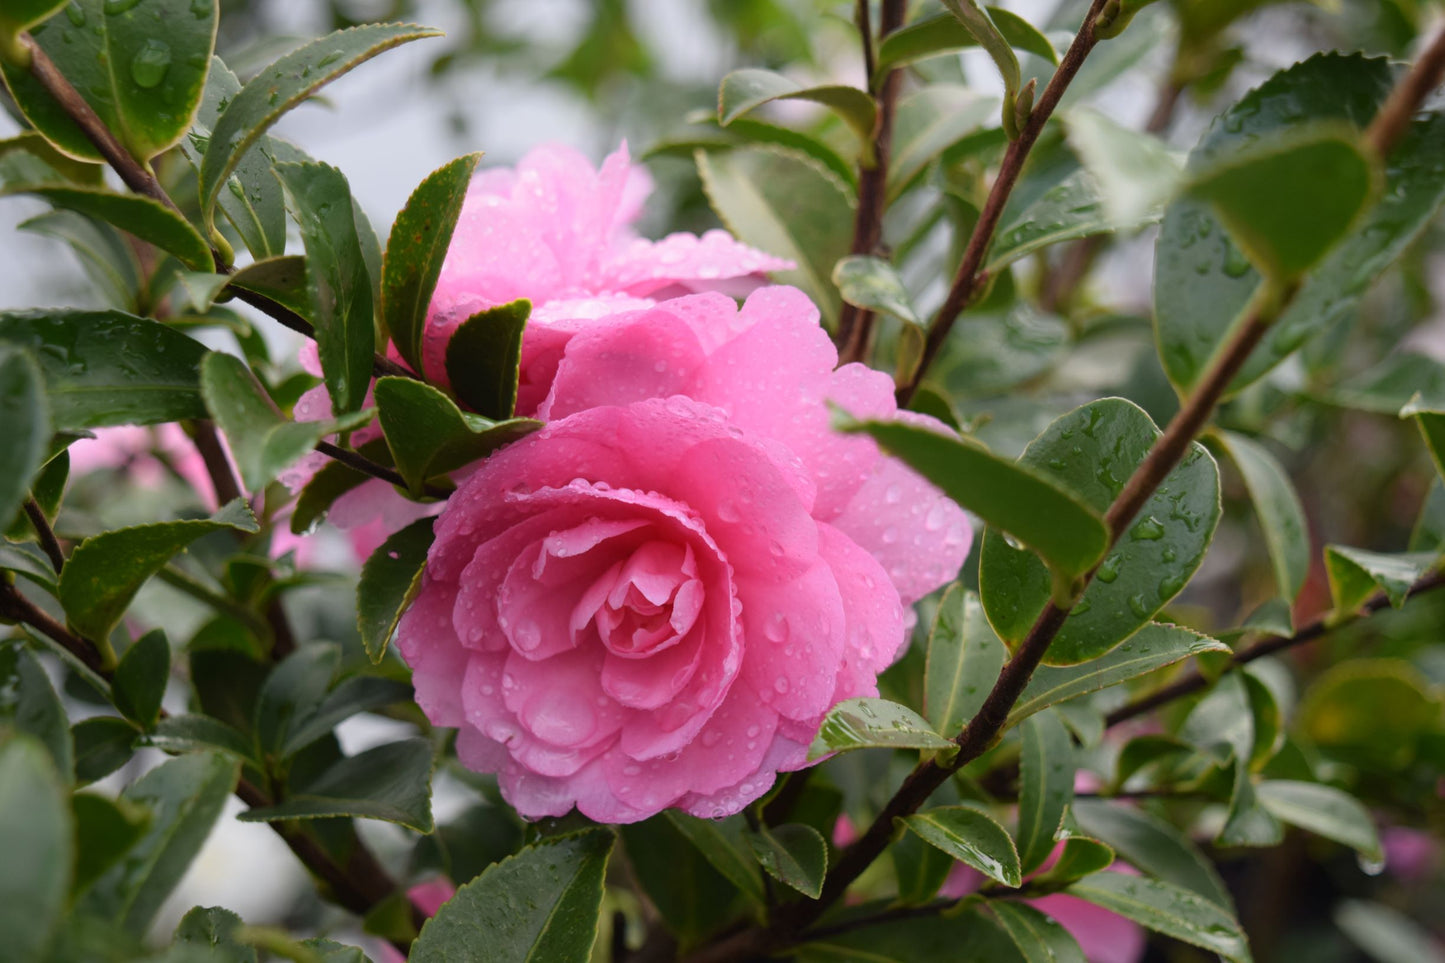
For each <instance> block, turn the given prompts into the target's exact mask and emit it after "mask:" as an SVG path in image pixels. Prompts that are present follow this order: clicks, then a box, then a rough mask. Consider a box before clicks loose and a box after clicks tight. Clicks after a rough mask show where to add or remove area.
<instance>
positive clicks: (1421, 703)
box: [1299, 658, 1441, 769]
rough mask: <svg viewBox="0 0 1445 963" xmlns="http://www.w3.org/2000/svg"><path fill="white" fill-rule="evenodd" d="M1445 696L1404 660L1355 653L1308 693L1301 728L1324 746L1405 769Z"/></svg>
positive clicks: (1366, 761)
mask: <svg viewBox="0 0 1445 963" xmlns="http://www.w3.org/2000/svg"><path fill="white" fill-rule="evenodd" d="M1440 708H1441V707H1440V698H1439V696H1438V695H1437V694H1436V693H1435V690H1434V687H1433V686H1431V684H1430V682H1429V681H1428V680H1427V679H1426V678H1425V677H1424V676H1423V675H1422V674H1421V673H1420V671H1419V670H1418V669H1416V668H1415V667H1414V666H1413V665H1411V664H1410V663H1408V662H1406V661H1404V660H1402V659H1362V658H1355V659H1351V660H1349V661H1346V662H1342V663H1340V664H1338V665H1336V666H1333V667H1331V668H1330V669H1328V670H1327V671H1326V672H1325V673H1324V674H1323V675H1321V676H1320V677H1319V678H1318V679H1316V680H1315V681H1314V683H1313V684H1312V685H1311V686H1310V687H1309V689H1308V691H1307V692H1306V693H1305V697H1304V700H1303V702H1302V703H1301V704H1300V708H1299V725H1300V728H1301V730H1302V731H1303V732H1304V733H1305V734H1306V735H1307V736H1308V737H1309V738H1310V739H1311V740H1312V741H1313V742H1314V743H1315V744H1316V745H1318V746H1319V747H1321V748H1322V749H1325V750H1327V751H1328V752H1330V753H1331V754H1332V755H1337V756H1341V757H1344V758H1347V759H1349V760H1351V761H1352V762H1354V763H1356V764H1360V763H1364V764H1366V765H1368V766H1369V767H1370V768H1371V769H1400V768H1403V767H1405V766H1408V765H1409V764H1410V763H1411V761H1412V760H1413V759H1414V758H1415V751H1416V746H1417V744H1418V743H1419V741H1420V737H1421V735H1423V734H1424V733H1425V731H1426V730H1427V729H1429V728H1431V727H1434V726H1437V725H1438V724H1439V720H1440Z"/></svg>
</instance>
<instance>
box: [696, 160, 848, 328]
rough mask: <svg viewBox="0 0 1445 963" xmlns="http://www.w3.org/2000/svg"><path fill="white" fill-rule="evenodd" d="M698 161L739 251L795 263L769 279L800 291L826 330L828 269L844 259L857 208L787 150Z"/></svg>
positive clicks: (830, 313)
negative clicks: (739, 244)
mask: <svg viewBox="0 0 1445 963" xmlns="http://www.w3.org/2000/svg"><path fill="white" fill-rule="evenodd" d="M695 159H696V161H697V169H698V173H699V175H700V176H701V177H702V185H703V190H704V191H706V193H707V197H708V201H709V202H710V203H711V204H712V209H713V210H714V211H716V212H717V216H718V217H719V218H720V219H721V220H722V222H723V224H724V225H725V226H726V227H727V228H728V229H729V230H731V231H732V233H733V234H734V235H736V236H737V238H738V240H740V241H742V242H743V243H744V244H749V245H751V246H753V247H755V248H759V249H760V250H763V251H766V252H768V253H769V254H774V255H777V256H778V257H783V258H787V259H788V260H790V261H792V262H793V263H794V264H796V265H797V267H796V268H794V269H793V270H791V271H777V272H774V274H773V278H774V279H775V280H776V281H777V282H778V283H780V284H792V285H795V286H797V287H799V288H801V289H802V290H803V292H804V293H806V294H807V295H808V296H809V297H810V298H812V299H813V303H815V304H817V305H818V308H819V310H820V311H821V312H822V315H823V320H824V324H825V325H831V324H833V323H834V322H835V321H836V320H837V318H838V311H839V307H840V305H841V301H840V299H839V296H838V289H837V288H836V287H834V286H833V282H832V273H833V265H835V264H837V263H838V261H840V260H841V259H842V258H844V257H846V256H847V255H848V253H849V249H850V247H851V245H852V240H853V212H854V208H855V206H856V202H855V201H854V199H853V196H852V194H851V192H850V191H849V190H848V188H847V187H846V186H845V185H844V184H843V183H842V182H841V181H839V180H838V178H837V177H835V176H834V175H833V174H831V173H830V172H829V171H828V170H827V169H826V168H824V167H823V166H821V165H820V164H818V163H817V162H816V161H814V160H812V159H811V158H805V157H803V156H801V155H798V154H794V153H791V152H788V151H782V150H774V149H769V148H761V147H759V148H748V149H743V150H732V151H729V152H727V153H723V154H716V153H708V152H706V151H698V152H697V153H696V155H695Z"/></svg>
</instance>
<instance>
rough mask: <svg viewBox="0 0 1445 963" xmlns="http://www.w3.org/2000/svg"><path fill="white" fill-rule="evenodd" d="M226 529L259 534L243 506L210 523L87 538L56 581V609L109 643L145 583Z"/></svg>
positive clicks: (207, 520)
mask: <svg viewBox="0 0 1445 963" xmlns="http://www.w3.org/2000/svg"><path fill="white" fill-rule="evenodd" d="M226 529H232V530H234V531H238V532H247V533H251V532H255V531H257V529H258V526H257V523H256V518H255V516H254V515H252V514H251V510H250V509H249V508H248V507H246V503H245V502H244V501H242V500H240V499H237V500H236V501H234V502H231V503H230V504H229V505H225V506H223V507H222V508H221V510H220V511H218V512H217V513H216V514H215V515H213V516H211V517H210V518H197V519H189V520H186V521H179V522H157V523H155V524H152V525H137V526H135V527H133V528H118V529H114V530H112V531H108V532H102V533H101V534H99V535H92V536H91V537H90V538H87V539H85V540H84V541H82V542H81V543H80V544H79V545H77V546H76V547H75V550H74V551H73V552H71V553H70V561H69V562H68V563H66V566H65V571H64V572H63V573H62V574H61V576H60V604H61V605H62V606H63V607H64V609H65V614H66V617H67V618H69V620H70V624H71V625H73V626H75V628H76V629H78V630H79V631H80V633H81V635H84V636H87V637H88V638H91V639H106V638H108V637H109V636H110V630H111V629H112V628H114V627H115V625H116V623H118V622H119V621H120V618H121V616H122V615H124V614H125V610H126V607H127V606H129V605H130V603H131V599H133V598H135V593H136V592H138V591H140V587H141V585H142V584H143V583H144V582H145V581H146V580H147V579H149V578H150V577H151V576H152V575H154V574H155V573H156V572H158V571H160V570H161V568H162V567H163V566H164V565H165V564H166V562H168V561H170V559H171V557H172V556H174V555H175V554H176V553H178V552H180V551H182V550H183V549H185V547H186V546H187V545H189V544H191V543H192V542H194V541H195V540H196V539H198V538H200V537H201V536H203V535H208V534H210V533H211V532H218V531H223V530H226Z"/></svg>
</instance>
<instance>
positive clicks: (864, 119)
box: [717, 67, 878, 144]
mask: <svg viewBox="0 0 1445 963" xmlns="http://www.w3.org/2000/svg"><path fill="white" fill-rule="evenodd" d="M774 100H810V101H812V102H813V103H817V104H822V105H823V106H824V107H827V108H828V109H829V110H832V111H833V112H835V113H836V114H837V115H838V116H839V117H841V118H843V121H844V122H845V123H847V124H848V126H849V127H851V128H853V133H855V134H857V135H858V139H859V140H860V141H861V142H862V143H864V144H871V143H872V140H873V124H874V121H875V119H876V117H877V114H878V108H877V105H876V104H875V103H874V102H873V98H872V97H871V96H869V94H868V92H867V91H865V90H859V89H858V88H857V87H849V86H847V85H844V84H824V85H820V86H814V87H805V86H804V85H802V84H800V83H798V82H796V81H793V80H789V79H788V78H787V77H784V76H783V75H782V74H779V73H774V72H773V71H771V70H758V69H756V68H751V67H749V68H745V69H743V70H734V71H733V72H732V73H730V74H728V75H727V76H726V77H724V78H723V80H722V84H721V85H720V86H719V87H718V95H717V118H718V123H719V124H721V125H722V126H724V127H726V126H727V125H728V124H730V123H732V122H733V121H734V120H736V119H737V118H739V117H741V116H742V115H744V114H746V113H748V112H749V111H751V110H754V109H756V108H758V107H761V106H762V105H763V104H766V103H769V102H770V101H774Z"/></svg>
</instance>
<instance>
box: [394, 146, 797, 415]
mask: <svg viewBox="0 0 1445 963" xmlns="http://www.w3.org/2000/svg"><path fill="white" fill-rule="evenodd" d="M651 190H652V181H651V179H650V178H649V177H648V175H647V171H646V170H645V169H644V168H642V167H638V166H634V165H632V163H631V162H630V160H629V158H628V154H627V145H626V144H623V145H622V147H620V148H619V149H618V150H617V151H616V152H615V153H613V154H611V155H610V156H608V157H607V159H606V160H604V161H603V162H602V167H601V169H596V168H594V167H593V166H592V164H591V163H590V162H588V161H587V159H586V158H584V157H583V156H582V155H581V154H579V153H577V152H576V151H574V150H572V149H570V148H568V147H563V146H560V145H547V146H543V147H538V148H536V149H534V150H532V151H531V152H530V153H528V154H527V156H525V157H523V158H522V160H521V162H520V163H518V164H517V166H516V168H515V169H511V168H492V169H490V170H485V171H482V172H481V173H480V174H478V175H477V176H476V177H475V178H474V179H473V180H472V184H471V187H470V189H469V190H468V192H467V198H466V202H465V204H464V205H463V207H462V213H461V217H460V219H459V220H458V222H457V228H456V232H455V233H454V234H453V235H452V242H451V247H450V248H449V249H448V251H447V256H446V261H445V263H443V265H442V271H441V276H440V277H439V278H438V280H437V286H436V291H435V293H434V294H433V296H432V302H431V308H430V311H429V314H428V317H427V327H426V335H425V346H424V357H423V359H422V363H423V365H424V366H425V368H426V371H425V374H426V376H427V378H429V379H430V380H432V381H435V382H437V383H439V384H447V383H448V380H447V375H446V348H447V342H448V341H450V340H451V336H452V332H454V331H455V330H456V328H457V326H458V325H460V324H461V323H462V322H463V321H465V320H466V319H467V318H469V317H471V316H472V315H473V314H476V313H477V312H478V311H482V310H485V309H487V308H490V307H495V306H496V305H499V304H505V303H507V302H509V301H514V300H516V299H518V298H527V299H529V300H530V301H531V302H532V315H531V317H530V319H529V320H528V322H527V330H526V334H525V336H524V339H523V342H522V377H521V384H520V385H519V388H518V394H517V412H518V414H522V415H530V414H532V413H533V412H534V411H535V410H536V408H537V406H538V405H539V404H540V403H541V401H542V399H543V398H544V397H546V394H547V389H548V387H549V385H550V384H551V381H552V376H553V374H554V372H555V371H556V370H557V364H558V362H559V361H560V360H561V357H562V352H563V349H564V348H565V346H566V344H567V341H568V340H569V339H570V338H571V337H572V336H573V335H575V334H576V333H577V332H578V331H582V330H585V329H587V328H589V327H593V326H595V325H597V324H599V323H604V322H603V320H602V319H604V318H608V317H612V316H615V315H617V314H618V312H621V311H627V310H631V309H636V308H644V307H649V306H651V305H652V304H654V303H656V302H657V301H659V300H664V299H666V298H668V297H671V296H675V295H679V294H688V293H692V292H696V291H703V290H721V291H725V292H726V293H729V294H733V295H736V296H742V295H745V294H747V293H748V292H749V291H750V290H752V289H753V288H755V287H757V286H758V285H759V284H761V283H762V282H763V273H764V272H766V271H781V270H787V269H788V268H791V267H792V266H793V265H792V263H791V262H788V261H784V260H781V259H779V258H775V257H771V256H769V255H767V254H764V253H762V252H761V251H756V250H754V249H752V248H749V247H746V246H744V245H742V244H739V243H738V242H737V241H736V240H734V239H733V238H732V236H731V235H730V234H728V233H727V232H726V231H720V230H714V231H708V232H707V233H706V234H703V235H702V236H701V237H698V236H697V235H695V234H686V233H678V234H670V235H668V236H667V237H665V238H663V239H662V240H660V241H649V240H646V239H643V238H640V237H638V236H637V235H636V234H635V233H634V232H633V231H632V223H633V222H634V221H636V220H637V217H638V215H639V213H640V212H641V209H642V202H643V200H644V199H645V198H646V197H647V195H648V193H649V192H651Z"/></svg>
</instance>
